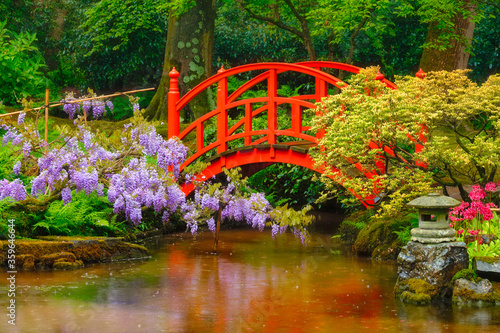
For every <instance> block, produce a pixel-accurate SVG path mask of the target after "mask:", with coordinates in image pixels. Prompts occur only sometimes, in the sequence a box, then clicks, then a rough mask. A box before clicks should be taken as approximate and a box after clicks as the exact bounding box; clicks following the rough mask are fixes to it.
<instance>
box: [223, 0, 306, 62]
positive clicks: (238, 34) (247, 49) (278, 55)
mask: <svg viewBox="0 0 500 333" xmlns="http://www.w3.org/2000/svg"><path fill="white" fill-rule="evenodd" d="M215 25H216V29H215V35H214V57H213V58H214V60H215V62H216V67H220V66H221V65H225V66H226V65H227V64H228V63H229V64H231V65H232V66H237V65H243V64H247V63H253V62H265V61H282V62H296V61H297V59H306V58H307V53H306V52H305V50H304V48H303V46H302V45H301V42H300V40H298V39H297V38H296V37H294V36H293V35H292V34H291V33H289V32H288V31H283V30H279V31H276V29H275V28H274V27H273V26H271V25H268V24H263V23H261V22H258V21H255V20H251V19H250V17H249V16H248V14H247V13H246V12H245V11H243V10H241V9H240V8H238V7H236V6H235V3H234V2H232V1H231V2H230V3H227V4H226V5H224V6H222V7H220V8H218V12H217V20H216V23H215Z"/></svg>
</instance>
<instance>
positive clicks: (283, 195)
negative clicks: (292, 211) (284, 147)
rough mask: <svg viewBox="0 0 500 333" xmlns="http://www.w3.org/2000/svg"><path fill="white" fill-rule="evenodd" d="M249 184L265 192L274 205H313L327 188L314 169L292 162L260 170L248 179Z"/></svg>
mask: <svg viewBox="0 0 500 333" xmlns="http://www.w3.org/2000/svg"><path fill="white" fill-rule="evenodd" d="M248 185H249V186H250V187H252V188H253V189H255V190H256V191H258V192H264V193H265V195H266V199H267V200H268V201H269V203H271V205H273V206H278V205H283V204H288V205H291V206H299V207H301V206H305V205H311V204H313V203H315V202H316V200H317V199H318V198H319V197H320V196H321V192H322V191H323V190H324V189H325V186H324V184H323V183H322V182H321V181H319V179H318V178H317V176H316V173H315V172H314V171H312V170H309V169H306V168H303V167H300V166H297V165H292V164H273V165H271V166H269V167H267V168H265V169H263V170H260V171H258V172H257V173H255V174H254V175H253V176H251V177H250V178H249V179H248ZM319 206H321V205H319Z"/></svg>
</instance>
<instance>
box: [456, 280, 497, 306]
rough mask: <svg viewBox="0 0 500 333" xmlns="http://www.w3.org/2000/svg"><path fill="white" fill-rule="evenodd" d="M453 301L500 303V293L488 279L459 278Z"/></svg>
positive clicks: (476, 303)
mask: <svg viewBox="0 0 500 333" xmlns="http://www.w3.org/2000/svg"><path fill="white" fill-rule="evenodd" d="M453 303H454V304H457V305H472V306H483V305H500V294H499V293H498V292H497V291H496V290H495V289H494V288H493V285H492V284H491V282H490V281H488V280H486V279H485V280H480V281H478V282H474V281H470V280H467V279H457V280H456V281H455V288H454V289H453Z"/></svg>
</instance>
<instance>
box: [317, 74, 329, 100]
mask: <svg viewBox="0 0 500 333" xmlns="http://www.w3.org/2000/svg"><path fill="white" fill-rule="evenodd" d="M314 69H317V70H318V71H321V67H315V68H314ZM314 81H315V82H314V84H315V85H316V86H315V89H316V98H315V99H316V103H319V102H321V99H322V98H323V97H326V94H327V90H326V82H325V81H324V80H322V79H320V78H319V77H315V78H314Z"/></svg>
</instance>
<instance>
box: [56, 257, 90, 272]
mask: <svg viewBox="0 0 500 333" xmlns="http://www.w3.org/2000/svg"><path fill="white" fill-rule="evenodd" d="M82 267H83V262H82V261H81V260H76V261H64V259H62V258H61V259H58V260H57V261H56V262H55V263H54V265H53V267H52V268H53V269H55V270H60V271H67V270H72V269H78V268H82Z"/></svg>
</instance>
